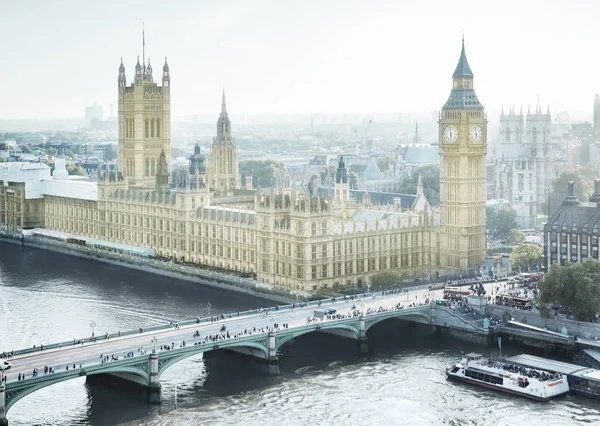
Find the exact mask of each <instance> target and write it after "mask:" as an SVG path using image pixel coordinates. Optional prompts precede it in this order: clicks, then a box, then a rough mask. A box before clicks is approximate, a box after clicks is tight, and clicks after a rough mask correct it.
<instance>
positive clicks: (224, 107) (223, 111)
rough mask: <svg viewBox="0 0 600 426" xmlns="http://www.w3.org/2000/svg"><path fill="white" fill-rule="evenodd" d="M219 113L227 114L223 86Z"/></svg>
mask: <svg viewBox="0 0 600 426" xmlns="http://www.w3.org/2000/svg"><path fill="white" fill-rule="evenodd" d="M221 113H225V114H227V103H226V102H225V88H223V100H222V101H221Z"/></svg>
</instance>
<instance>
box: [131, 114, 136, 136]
mask: <svg viewBox="0 0 600 426" xmlns="http://www.w3.org/2000/svg"><path fill="white" fill-rule="evenodd" d="M131 137H132V138H135V118H132V119H131Z"/></svg>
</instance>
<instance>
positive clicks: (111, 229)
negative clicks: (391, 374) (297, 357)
mask: <svg viewBox="0 0 600 426" xmlns="http://www.w3.org/2000/svg"><path fill="white" fill-rule="evenodd" d="M146 72H148V71H146ZM136 73H137V70H136ZM143 76H144V74H142V73H141V70H140V74H139V77H136V78H137V79H138V81H139V84H141V85H142V87H149V88H150V89H148V90H149V92H153V91H154V86H152V85H151V84H152V83H150V82H149V81H148V80H144V77H143ZM164 77H165V78H166V77H168V68H165V74H164ZM146 78H147V77H146ZM144 82H146V83H144ZM165 82H168V80H165V79H164V78H163V87H164V84H165ZM453 84H454V85H453V89H452V92H451V95H450V98H449V99H448V102H447V103H446V105H445V106H444V108H443V110H442V113H441V115H440V124H439V128H440V139H442V140H443V142H442V143H441V145H440V156H441V162H442V169H441V176H442V177H441V195H442V196H441V209H439V210H432V209H431V207H430V206H429V203H428V202H427V200H426V199H425V197H424V195H423V189H422V185H421V187H420V188H419V194H417V201H415V203H414V205H413V206H412V208H411V209H408V210H401V209H400V208H398V207H397V206H394V205H387V206H381V205H373V204H372V203H371V202H370V197H369V196H368V193H367V194H365V196H363V197H362V199H361V200H358V201H357V200H353V199H350V197H349V189H348V182H347V173H346V171H345V165H344V162H343V159H340V161H339V165H338V173H337V175H336V182H335V185H334V191H333V194H334V195H333V196H327V197H321V196H318V195H314V194H310V193H309V192H308V191H306V190H305V189H303V188H290V187H287V188H283V189H281V190H279V191H274V190H273V191H271V192H269V193H263V192H261V191H258V192H256V193H255V194H254V196H253V197H251V199H250V200H247V199H245V198H244V197H240V196H239V195H236V194H235V193H234V194H233V195H225V194H223V193H229V192H231V191H232V190H233V191H234V192H235V189H236V188H237V187H238V186H239V177H238V171H237V156H235V157H234V154H237V147H235V144H234V142H233V139H231V137H230V124H229V119H228V117H227V115H226V111H225V107H224V102H223V108H222V112H221V117H220V118H219V122H218V125H217V138H215V139H216V140H215V145H219V146H221V145H223V146H226V147H229V148H231V147H234V148H235V149H227V150H223V152H227V155H226V156H225V157H223V162H221V161H218V163H215V161H216V159H217V158H219V157H218V156H217V155H214V152H215V151H214V149H213V155H214V156H212V158H211V161H210V163H209V165H208V170H207V180H208V183H209V184H208V185H195V186H192V185H189V184H188V185H184V186H183V187H180V186H177V188H175V189H172V188H169V187H168V185H166V181H165V179H166V178H168V171H167V170H166V169H165V167H159V164H161V165H164V163H165V161H164V153H165V152H166V150H165V149H163V148H162V145H161V146H159V147H158V148H148V149H149V151H146V148H145V145H144V143H150V142H149V141H148V140H147V139H145V129H144V127H143V125H141V123H145V120H146V119H149V120H150V121H149V123H150V124H149V126H150V127H149V132H150V133H149V135H150V139H152V131H151V128H152V126H153V125H152V119H154V129H155V130H154V135H155V139H156V138H157V137H156V135H157V134H158V135H160V137H159V138H158V140H159V142H158V143H159V145H160V144H166V143H167V141H168V140H169V137H170V135H169V133H168V125H167V123H166V122H163V119H165V117H166V116H160V115H156V116H155V115H153V113H147V114H146V113H143V114H141V113H140V114H141V115H136V116H135V117H128V116H127V115H126V114H124V115H121V116H120V118H121V122H120V128H121V129H123V131H126V130H125V129H127V128H129V127H128V126H130V125H129V124H125V123H127V122H128V120H130V119H133V120H134V121H133V123H134V124H131V126H133V129H135V130H130V131H132V132H135V133H133V136H131V137H128V136H124V139H123V140H124V141H125V142H127V141H129V140H130V139H131V138H133V139H132V141H133V142H134V150H133V151H131V152H130V151H127V148H126V146H127V145H125V146H122V148H123V149H124V150H122V152H121V156H122V160H121V165H122V166H124V168H123V169H121V171H118V170H117V171H111V170H106V171H105V172H104V174H103V175H102V176H101V179H100V181H99V182H98V184H97V185H96V186H94V190H95V191H97V194H96V195H94V194H91V195H90V194H88V195H87V196H85V197H81V196H77V195H75V194H74V193H73V192H72V191H62V192H60V191H58V190H56V191H54V192H52V191H51V192H47V193H43V191H41V195H40V197H38V200H39V199H41V200H42V201H37V202H38V203H40V202H41V203H43V204H42V206H43V208H42V209H41V211H42V213H41V214H40V216H41V217H40V218H39V219H41V220H42V223H43V224H44V225H43V226H44V227H45V228H47V229H51V230H56V231H61V232H65V233H69V234H74V235H80V236H85V237H90V238H97V239H102V240H108V241H112V242H117V243H124V244H130V245H135V246H140V247H148V248H152V249H154V250H155V251H156V252H157V254H159V255H162V256H168V257H173V258H179V259H181V258H183V259H185V260H187V261H190V262H196V263H198V264H203V265H211V266H216V267H220V268H225V269H229V270H233V271H239V272H248V273H254V274H256V276H257V279H258V280H259V281H262V282H266V283H270V284H275V285H278V286H281V287H284V288H289V289H300V290H305V291H318V290H322V289H330V288H339V287H345V286H358V287H363V286H364V285H365V284H366V283H367V282H368V280H369V277H370V276H371V275H372V274H373V273H375V272H377V271H382V270H388V269H392V270H397V271H399V272H400V273H401V274H402V275H404V276H406V277H409V276H411V277H419V278H426V277H427V276H436V274H438V273H439V274H445V273H458V272H459V271H461V270H463V271H464V270H468V269H477V268H479V267H480V266H481V265H482V264H483V259H484V257H485V248H486V244H485V169H484V164H485V162H484V158H485V151H486V146H487V141H486V132H487V127H486V125H487V123H486V120H485V113H484V110H483V106H482V105H481V104H480V103H479V102H478V101H477V98H476V95H475V92H474V90H473V74H472V72H471V70H470V68H469V65H468V63H467V59H466V56H465V51H464V45H463V50H462V52H461V56H460V60H459V64H458V66H457V69H456V71H455V73H454V83H453ZM124 87H125V86H124V85H123V87H121V86H120V87H119V90H120V93H121V90H122V89H124ZM167 87H168V86H167ZM131 90H137V89H131ZM143 92H144V93H145V90H144V91H143ZM140 105H141V104H140ZM135 111H136V114H137V111H138V110H137V109H136V110H135ZM144 111H145V109H144ZM162 111H164V109H163V110H162ZM157 118H158V119H160V120H159V121H157ZM138 121H139V123H138ZM157 123H161V124H158V125H157ZM157 126H160V127H157ZM158 128H160V132H158V133H157V129H158ZM139 132H142V136H140V134H139ZM163 132H164V133H163ZM127 134H129V133H127ZM138 139H140V140H141V141H142V144H141V146H142V150H141V151H139V152H138V151H136V150H135V147H137V146H138V145H137V141H138ZM150 153H151V154H152V155H151V156H150ZM158 153H160V155H158ZM146 154H148V155H146ZM154 154H157V155H156V166H155V167H156V169H155V173H156V175H155V177H154V182H153V183H152V184H151V185H150V184H149V177H148V176H146V173H145V171H146V170H145V162H146V158H150V162H149V170H150V174H152V164H153V162H152V159H153V158H154ZM131 159H133V160H134V161H133V163H131V162H130V161H129V160H131ZM159 160H160V161H159ZM127 164H130V165H129V166H128V165H127ZM131 164H133V165H131ZM158 169H160V170H158ZM195 170H196V168H194V171H195ZM123 171H124V173H123ZM48 179H50V178H49V175H48ZM55 179H56V177H55ZM2 180H3V178H2V174H1V173H0V181H2ZM197 180H198V178H197V176H196V181H197ZM191 181H194V179H192V178H191V179H188V182H191ZM140 182H143V183H144V185H145V186H146V187H141V185H140ZM59 183H60V182H59ZM5 184H6V182H4V181H2V182H0V194H1V195H0V199H2V200H3V199H6V194H7V193H8V189H9V188H10V183H9V186H4V185H5ZM73 185H76V184H75V183H73ZM216 195H218V196H216ZM1 197H4V198H1ZM246 198H247V197H246ZM23 200H25V198H23ZM236 200H238V201H236ZM229 201H231V202H229ZM23 202H24V203H25V204H26V203H27V201H26V200H25V201H23ZM11 205H12V204H11ZM232 206H237V207H232ZM1 207H2V206H0V208H1ZM22 212H23V210H22V207H21V210H19V211H17V210H13V211H12V212H11V215H12V216H11V217H13V216H15V215H16V214H17V213H19V214H21V216H22ZM4 218H5V219H3V220H5V221H6V220H8V219H6V218H7V216H6V215H5V216H4ZM11 220H13V222H15V223H17V222H16V219H14V218H13V219H11ZM24 223H25V222H23V220H21V221H20V222H18V225H19V226H18V227H24ZM35 226H37V225H35Z"/></svg>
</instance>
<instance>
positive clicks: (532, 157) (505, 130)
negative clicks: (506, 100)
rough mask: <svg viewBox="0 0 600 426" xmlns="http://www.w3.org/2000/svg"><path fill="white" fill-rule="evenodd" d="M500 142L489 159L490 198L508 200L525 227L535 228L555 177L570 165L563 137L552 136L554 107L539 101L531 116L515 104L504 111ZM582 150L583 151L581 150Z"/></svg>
mask: <svg viewBox="0 0 600 426" xmlns="http://www.w3.org/2000/svg"><path fill="white" fill-rule="evenodd" d="M499 127H500V132H499V138H498V140H497V143H496V144H494V148H493V150H492V152H491V155H490V156H489V157H488V159H487V166H486V167H487V173H486V174H487V199H488V200H508V201H509V203H510V205H511V207H512V208H513V209H514V210H515V211H516V212H517V223H518V224H519V228H521V229H530V228H535V227H536V225H537V214H538V209H540V208H541V207H542V206H543V205H545V204H546V203H547V197H548V192H549V190H550V188H551V184H552V179H553V178H554V177H556V176H557V175H558V174H559V173H560V172H562V171H563V170H565V169H566V168H567V167H568V164H569V163H568V160H567V149H565V147H564V146H563V145H562V143H561V141H562V139H560V138H558V139H556V140H553V139H552V117H551V115H550V108H549V107H548V108H547V110H546V112H545V113H544V112H543V111H542V107H541V105H539V104H537V105H536V107H535V110H534V112H531V109H530V108H528V110H527V115H524V114H523V110H522V109H520V110H519V112H518V113H516V112H515V110H514V108H513V107H511V108H510V109H509V111H508V113H507V114H505V113H504V108H503V109H502V112H501V113H500V123H499ZM578 152H579V151H578Z"/></svg>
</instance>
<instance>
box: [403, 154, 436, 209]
mask: <svg viewBox="0 0 600 426" xmlns="http://www.w3.org/2000/svg"><path fill="white" fill-rule="evenodd" d="M419 174H420V175H421V181H422V182H423V192H424V193H425V197H427V201H429V204H431V205H432V206H439V204H440V166H439V165H438V164H428V165H425V166H421V167H417V168H416V169H414V170H413V172H412V174H411V175H410V177H409V178H406V179H404V180H403V181H402V183H401V184H400V188H399V190H398V192H400V193H403V194H416V193H417V182H418V181H419Z"/></svg>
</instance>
